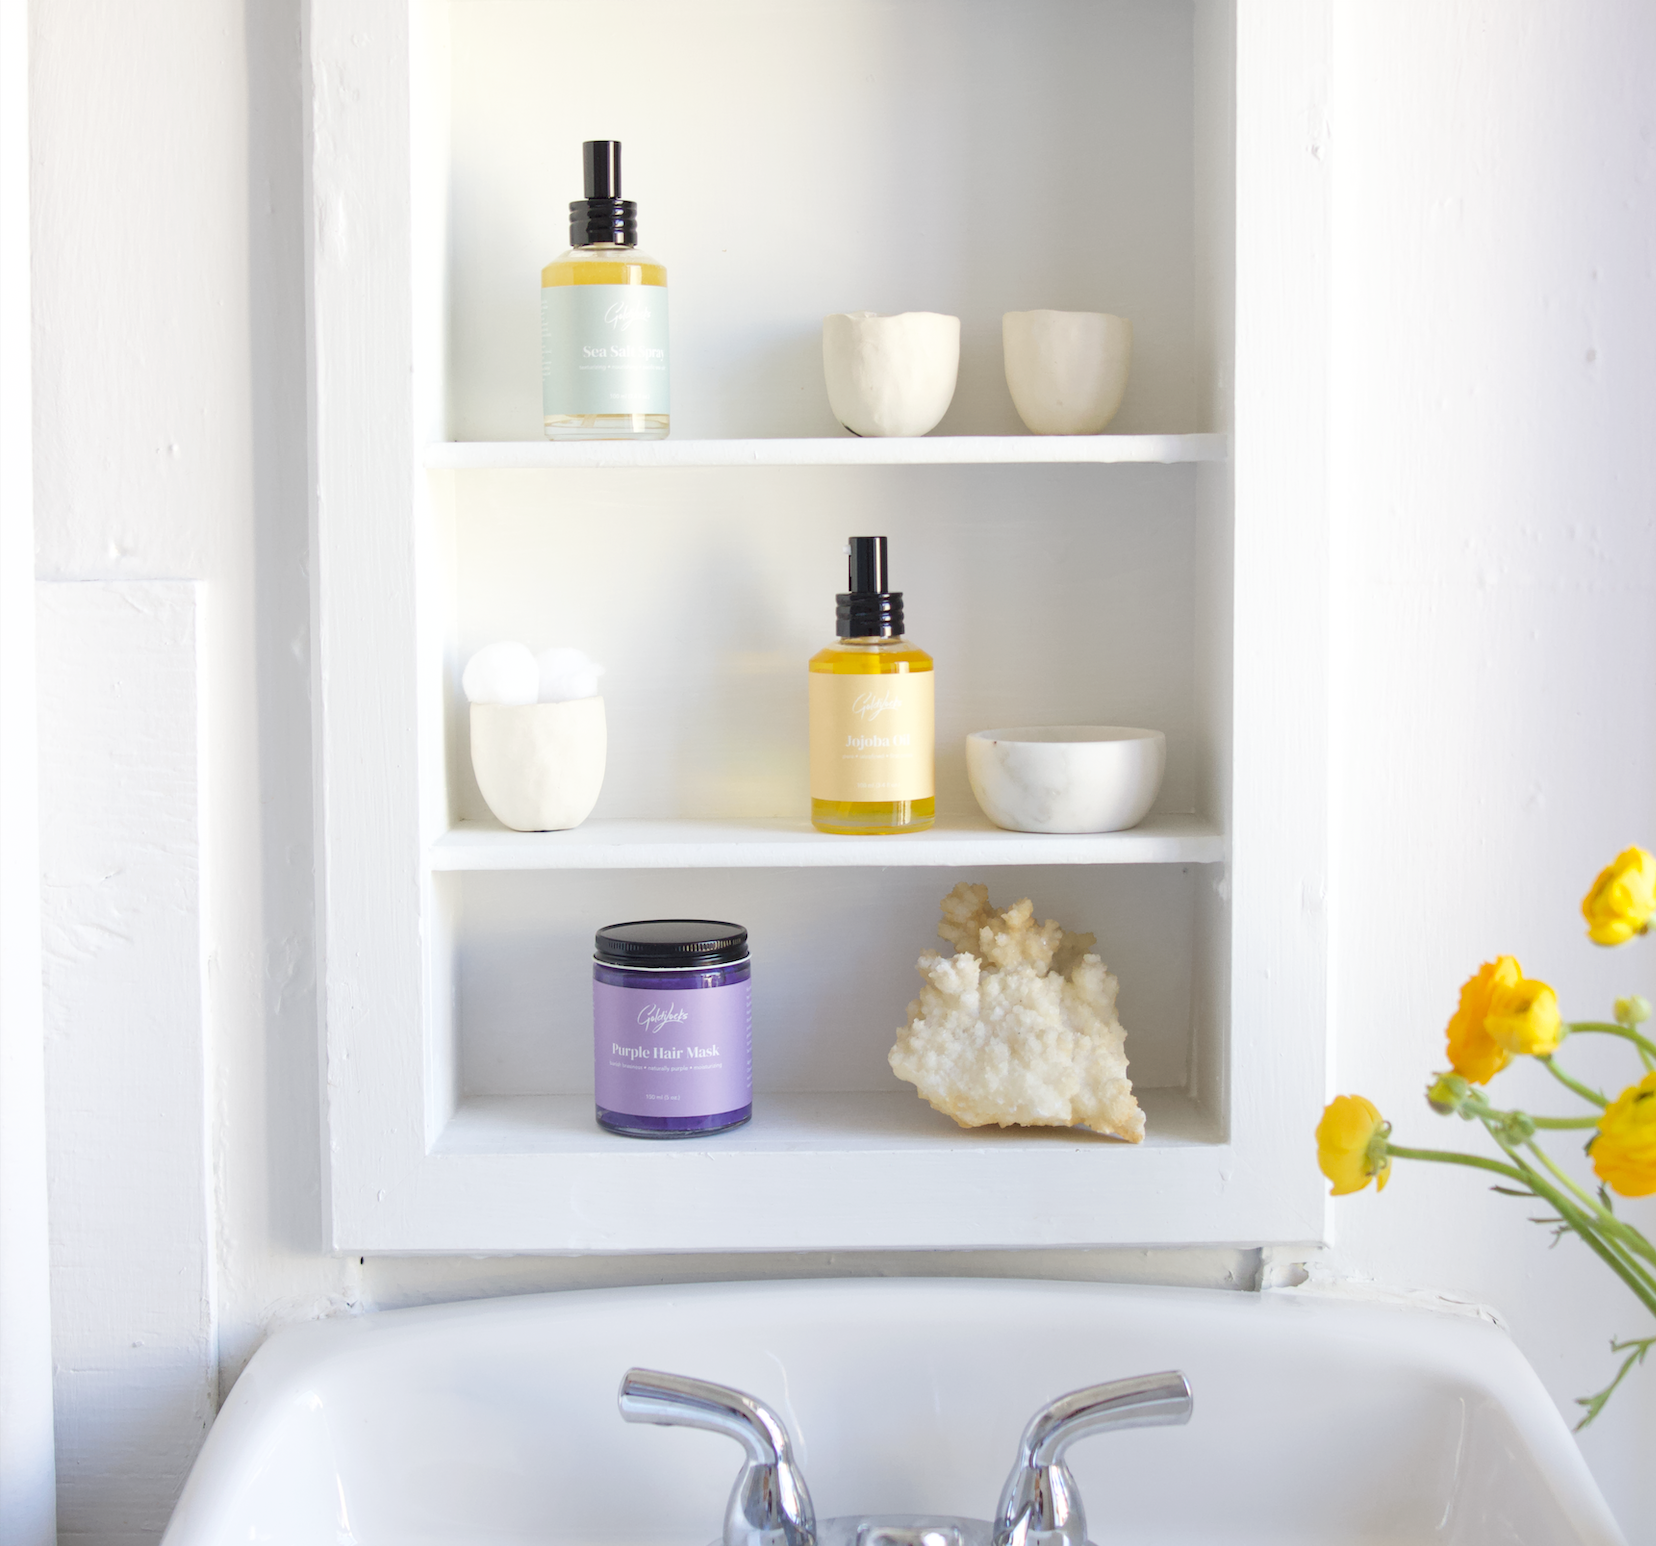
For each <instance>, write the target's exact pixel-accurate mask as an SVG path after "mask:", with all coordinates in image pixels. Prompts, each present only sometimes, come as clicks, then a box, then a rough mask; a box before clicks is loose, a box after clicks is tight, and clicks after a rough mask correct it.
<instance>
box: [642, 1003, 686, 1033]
mask: <svg viewBox="0 0 1656 1546" xmlns="http://www.w3.org/2000/svg"><path fill="white" fill-rule="evenodd" d="M689 1018H690V1011H689V1010H688V1009H680V1008H679V1007H678V1005H677V1004H646V1005H645V1006H644V1007H643V1008H642V1009H641V1010H639V1011H638V1023H639V1024H640V1025H642V1026H643V1027H644V1029H645V1030H647V1031H648V1032H649V1033H650V1034H651V1035H652V1036H659V1035H660V1034H661V1030H662V1027H663V1026H668V1025H679V1024H682V1023H683V1022H684V1021H685V1020H688V1019H689Z"/></svg>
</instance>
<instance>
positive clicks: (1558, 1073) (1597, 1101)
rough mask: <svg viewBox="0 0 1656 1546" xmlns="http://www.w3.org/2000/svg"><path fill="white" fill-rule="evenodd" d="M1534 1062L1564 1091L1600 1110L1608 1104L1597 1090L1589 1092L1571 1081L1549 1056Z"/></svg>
mask: <svg viewBox="0 0 1656 1546" xmlns="http://www.w3.org/2000/svg"><path fill="white" fill-rule="evenodd" d="M1535 1061H1536V1062H1537V1063H1540V1064H1541V1065H1542V1066H1543V1067H1544V1068H1545V1069H1546V1070H1547V1071H1548V1072H1549V1073H1550V1074H1551V1075H1552V1076H1553V1078H1555V1079H1556V1080H1558V1082H1559V1083H1560V1084H1562V1085H1563V1086H1564V1088H1565V1089H1567V1090H1574V1091H1575V1092H1576V1094H1577V1095H1579V1096H1580V1097H1581V1098H1582V1099H1583V1100H1586V1101H1591V1102H1592V1103H1593V1104H1594V1105H1595V1106H1597V1107H1598V1108H1599V1109H1600V1110H1603V1109H1604V1107H1606V1106H1608V1105H1609V1104H1610V1102H1609V1101H1607V1100H1606V1099H1605V1098H1604V1097H1603V1096H1602V1095H1600V1094H1599V1092H1598V1091H1597V1090H1590V1089H1588V1088H1587V1086H1586V1085H1584V1084H1582V1083H1581V1082H1580V1081H1579V1080H1576V1079H1572V1078H1571V1077H1570V1076H1569V1075H1568V1074H1567V1073H1565V1072H1564V1070H1563V1069H1562V1068H1560V1067H1559V1066H1558V1064H1556V1063H1555V1062H1553V1060H1552V1057H1551V1055H1550V1054H1549V1055H1548V1056H1546V1057H1540V1058H1537V1059H1536V1060H1535Z"/></svg>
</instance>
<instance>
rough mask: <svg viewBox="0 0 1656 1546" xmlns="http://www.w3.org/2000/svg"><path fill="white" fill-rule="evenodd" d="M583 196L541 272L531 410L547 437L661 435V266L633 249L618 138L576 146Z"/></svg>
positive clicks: (633, 227)
mask: <svg viewBox="0 0 1656 1546" xmlns="http://www.w3.org/2000/svg"><path fill="white" fill-rule="evenodd" d="M581 156H582V161H583V163H584V166H585V184H586V197H585V198H584V199H577V200H576V201H575V202H574V203H572V204H571V205H570V206H569V251H568V252H566V253H563V254H562V255H561V256H559V257H556V258H554V259H553V260H552V261H551V262H550V263H548V264H547V265H546V267H545V268H543V269H542V270H541V411H542V416H543V419H544V422H545V429H546V438H547V439H548V440H664V439H665V438H666V436H667V426H668V414H667V379H668V367H667V270H666V269H665V268H664V267H662V265H661V264H659V263H657V262H656V261H655V259H653V258H651V257H650V256H648V255H647V254H646V253H643V252H640V251H639V250H638V206H637V205H636V204H634V203H633V202H632V201H631V200H630V199H623V198H622V197H621V142H620V141H619V140H588V141H586V143H585V144H584V145H582V147H581Z"/></svg>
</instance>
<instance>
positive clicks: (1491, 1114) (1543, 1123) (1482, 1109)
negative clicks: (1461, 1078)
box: [1461, 1095, 1599, 1128]
mask: <svg viewBox="0 0 1656 1546" xmlns="http://www.w3.org/2000/svg"><path fill="white" fill-rule="evenodd" d="M1461 1109H1462V1110H1463V1111H1464V1112H1466V1113H1467V1115H1469V1116H1474V1117H1479V1118H1482V1119H1483V1120H1484V1121H1486V1122H1499V1121H1501V1120H1503V1119H1504V1118H1506V1117H1511V1116H1518V1115H1520V1113H1518V1112H1515V1111H1502V1110H1500V1109H1499V1108H1498V1107H1496V1106H1491V1105H1489V1104H1488V1102H1486V1101H1484V1100H1481V1099H1479V1097H1478V1096H1476V1095H1469V1096H1467V1098H1466V1104H1465V1105H1464V1106H1462V1107H1461ZM1521 1114H1522V1115H1523V1116H1525V1117H1528V1118H1529V1121H1530V1122H1531V1123H1532V1124H1533V1125H1534V1126H1536V1127H1550V1128H1588V1127H1597V1126H1598V1125H1599V1118H1598V1117H1534V1116H1530V1114H1529V1113H1528V1112H1527V1111H1526V1112H1523V1113H1521Z"/></svg>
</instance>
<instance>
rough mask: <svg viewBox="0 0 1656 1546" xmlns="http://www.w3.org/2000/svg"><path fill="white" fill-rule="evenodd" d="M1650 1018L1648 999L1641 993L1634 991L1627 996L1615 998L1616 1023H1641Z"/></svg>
mask: <svg viewBox="0 0 1656 1546" xmlns="http://www.w3.org/2000/svg"><path fill="white" fill-rule="evenodd" d="M1649 1018H1650V1000H1649V999H1647V998H1645V997H1644V996H1643V995H1642V994H1638V993H1634V994H1631V995H1630V996H1629V997H1627V998H1619V999H1617V1000H1616V1024H1617V1025H1625V1026H1629V1027H1631V1026H1635V1025H1643V1024H1644V1023H1645V1021H1646V1020H1648V1019H1649Z"/></svg>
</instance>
